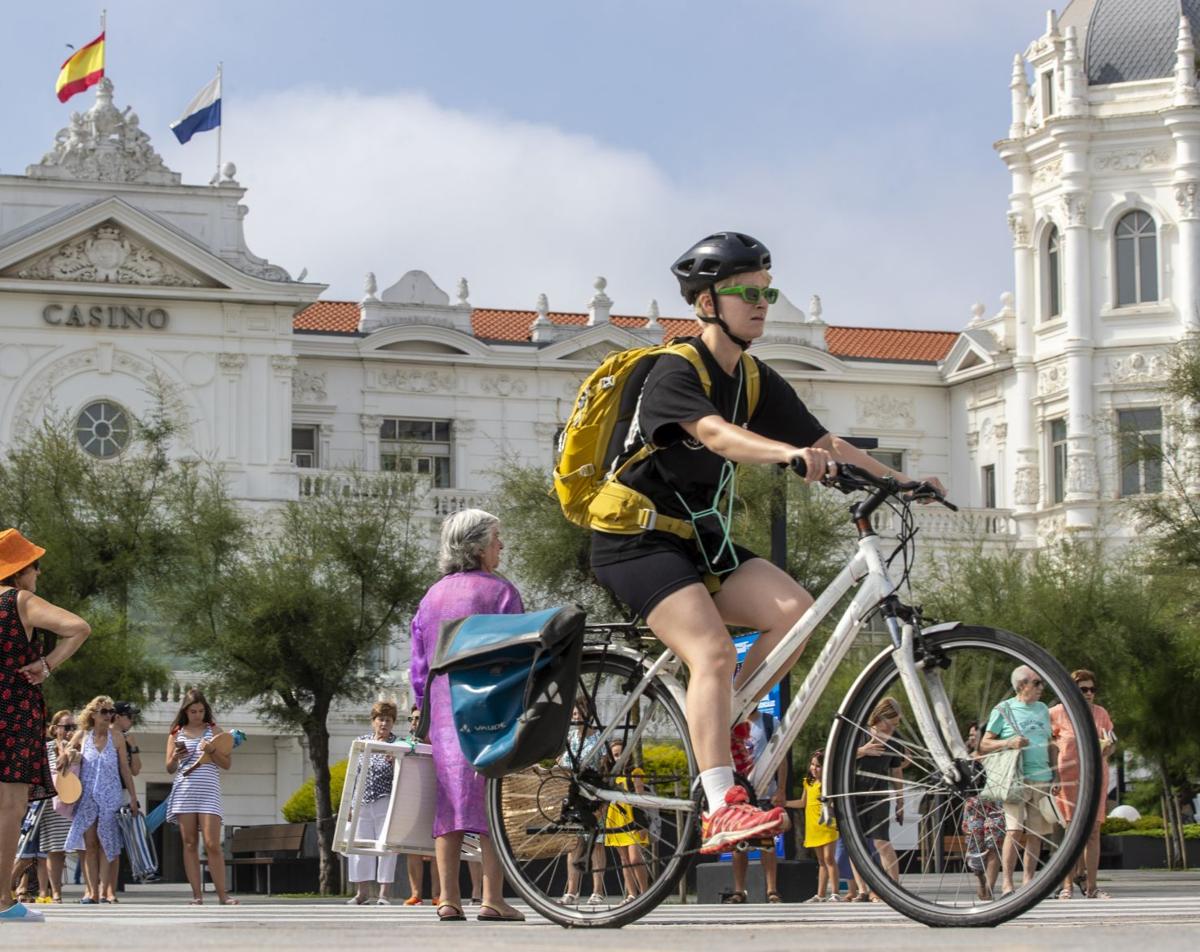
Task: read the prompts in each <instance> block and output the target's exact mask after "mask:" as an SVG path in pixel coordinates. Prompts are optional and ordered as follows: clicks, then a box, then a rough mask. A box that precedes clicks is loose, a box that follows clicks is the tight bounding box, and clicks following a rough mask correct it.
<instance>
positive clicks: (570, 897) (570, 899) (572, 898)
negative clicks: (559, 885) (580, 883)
mask: <svg viewBox="0 0 1200 952" xmlns="http://www.w3.org/2000/svg"><path fill="white" fill-rule="evenodd" d="M559 902H560V903H561V904H562V905H564V906H574V905H577V904H578V903H579V896H577V895H576V894H575V893H563V897H562V899H560V900H559Z"/></svg>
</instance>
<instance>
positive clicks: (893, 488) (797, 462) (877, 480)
mask: <svg viewBox="0 0 1200 952" xmlns="http://www.w3.org/2000/svg"><path fill="white" fill-rule="evenodd" d="M788 468H789V469H791V470H792V472H794V473H795V474H796V475H797V476H804V475H806V474H807V473H808V467H807V466H806V465H805V462H804V460H803V459H802V458H801V457H799V456H795V457H793V458H792V460H791V462H790V463H789V464H788ZM821 482H822V483H824V484H825V485H826V486H831V487H833V488H834V489H840V490H841V491H842V492H844V493H850V492H855V491H857V490H860V489H867V488H872V487H873V488H875V489H877V490H880V491H881V492H884V493H886V494H888V495H890V496H899V495H901V494H903V493H907V494H908V499H909V500H922V499H928V500H930V501H932V502H937V503H941V504H942V505H943V506H945V507H946V508H947V509H949V510H950V511H951V512H958V506H956V505H954V503H952V502H950V500H949V499H947V498H946V497H945V496H943V495H942V494H941V493H940V492H938V491H937V490H936V489H934V487H933V486H931V485H929V483H926V482H923V481H921V480H911V481H901V480H899V479H896V478H895V477H894V476H876V475H875V474H874V473H869V472H867V471H866V470H865V469H863V468H862V467H861V466H855V465H854V464H853V463H838V464H837V473H836V474H835V475H833V476H826V477H825V478H824V479H822V480H821Z"/></svg>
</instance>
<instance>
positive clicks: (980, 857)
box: [830, 626, 1101, 926]
mask: <svg viewBox="0 0 1200 952" xmlns="http://www.w3.org/2000/svg"><path fill="white" fill-rule="evenodd" d="M918 644H919V652H920V654H919V657H918V661H919V662H920V660H921V657H920V656H921V655H923V657H924V658H925V659H926V664H927V667H926V668H925V670H924V677H925V678H927V679H928V678H936V677H940V679H941V681H942V684H943V685H944V687H945V691H946V694H947V696H948V699H949V701H950V704H951V708H952V710H953V713H954V716H955V719H956V720H957V722H958V724H959V725H960V729H961V731H962V736H963V737H964V738H966V737H967V733H968V730H967V726H966V725H968V724H970V723H979V722H982V725H983V726H981V728H980V736H981V737H982V735H983V733H984V731H986V730H987V729H988V727H987V725H988V722H989V720H990V719H991V718H992V716H993V711H994V710H995V709H996V706H997V705H998V704H999V703H1000V702H1001V701H1003V700H1005V699H1006V698H1011V696H1012V689H1011V684H1010V676H1011V675H1012V672H1013V671H1014V669H1016V668H1017V667H1018V666H1019V665H1027V666H1028V667H1030V668H1032V669H1033V671H1034V672H1036V674H1037V675H1038V677H1039V678H1040V680H1041V681H1042V682H1043V685H1044V686H1043V689H1042V695H1041V698H1040V701H1041V703H1043V704H1045V705H1046V706H1047V707H1048V708H1050V709H1051V710H1052V711H1053V714H1054V724H1055V729H1056V730H1058V732H1059V736H1060V738H1061V740H1062V744H1063V747H1064V748H1066V747H1067V746H1068V745H1067V742H1066V737H1067V734H1070V735H1072V736H1073V737H1074V738H1075V739H1076V742H1075V743H1073V744H1070V745H1069V746H1070V748H1071V749H1070V750H1069V751H1068V755H1067V756H1064V757H1062V758H1060V760H1059V764H1058V765H1059V768H1060V769H1061V770H1062V772H1063V776H1064V778H1066V782H1065V783H1064V785H1063V796H1062V797H1060V798H1055V797H1053V796H1050V795H1049V794H1048V792H1047V791H1048V789H1049V783H1048V782H1047V781H1048V779H1049V778H1048V776H1047V775H1046V773H1045V771H1044V769H1043V767H1042V763H1041V755H1039V754H1037V752H1036V749H1035V748H1036V746H1037V745H1031V746H1030V747H1029V748H1027V749H1026V752H1025V753H1023V755H1022V759H1023V761H1024V766H1023V767H1022V770H1021V771H1020V773H1019V776H1020V780H1019V783H1018V792H1019V794H1020V796H1021V797H1022V798H1024V802H1023V803H1021V804H999V803H993V802H991V801H985V800H983V799H982V798H981V797H980V794H981V792H982V790H983V788H984V785H985V783H986V771H987V769H988V764H989V758H988V757H986V756H985V757H982V758H978V759H971V760H967V761H961V762H959V763H958V765H957V766H958V770H959V773H960V774H961V775H962V776H961V778H960V779H958V780H957V781H948V780H947V779H945V778H944V777H943V776H942V775H941V772H940V771H939V770H938V769H937V767H936V766H935V765H934V763H933V760H932V757H931V756H930V753H929V750H928V748H927V746H926V745H925V743H924V741H923V740H922V736H921V733H920V731H919V730H918V729H917V726H916V724H915V723H914V722H913V721H912V720H911V719H910V718H909V716H908V715H909V713H910V712H911V711H912V705H911V703H910V701H909V697H908V693H907V692H906V690H905V688H904V685H903V683H902V682H901V680H900V675H899V672H898V670H897V668H896V666H895V664H894V662H893V661H892V658H891V655H890V653H885V654H883V655H880V656H879V657H878V658H877V659H876V660H875V662H874V663H873V665H872V667H871V668H869V669H868V670H867V671H866V672H864V674H863V675H862V677H861V678H860V679H859V681H858V683H857V684H856V685H855V687H854V688H852V689H851V693H850V694H849V695H848V696H847V698H846V700H845V702H843V705H842V709H841V712H840V714H839V724H838V728H837V738H836V741H835V745H836V746H835V750H834V751H833V752H832V755H831V758H830V763H831V764H832V778H831V779H832V780H833V783H831V784H830V792H831V799H832V800H833V802H834V804H835V812H836V815H837V817H838V827H839V829H840V831H841V834H842V838H843V839H844V840H845V841H846V849H847V851H848V852H849V854H850V858H851V861H852V862H853V863H854V865H855V867H856V868H857V869H858V871H859V873H860V874H861V875H862V876H863V878H864V879H865V880H866V881H867V883H868V884H869V885H870V887H871V889H872V890H874V891H875V892H876V893H877V894H878V895H879V896H880V897H881V898H882V899H883V900H884V901H885V902H887V903H888V904H889V905H891V906H892V907H893V908H895V909H896V910H898V911H899V912H902V913H903V914H904V915H906V916H908V917H910V918H912V919H916V920H917V921H919V922H923V923H925V924H926V925H930V926H994V925H998V924H999V923H1001V922H1005V921H1006V920H1008V919H1012V918H1013V917H1014V916H1018V915H1020V914H1021V913H1023V912H1025V911H1026V910H1028V909H1030V908H1031V907H1032V906H1034V905H1035V904H1037V903H1038V902H1040V901H1041V900H1042V899H1043V898H1045V896H1046V895H1047V894H1048V893H1049V892H1051V891H1052V890H1056V889H1058V888H1060V886H1061V884H1062V882H1063V879H1064V878H1065V877H1066V875H1067V873H1068V871H1070V870H1072V869H1073V868H1074V864H1075V861H1076V859H1077V858H1078V856H1079V855H1080V853H1081V852H1082V851H1083V848H1084V846H1085V844H1086V842H1087V839H1088V836H1089V834H1090V833H1091V831H1092V829H1093V823H1094V822H1095V817H1096V811H1097V809H1098V806H1099V799H1100V796H1101V792H1100V773H1101V761H1100V750H1099V745H1098V742H1097V738H1096V728H1095V723H1094V722H1093V720H1092V714H1091V709H1090V707H1089V706H1088V704H1087V702H1086V701H1085V700H1084V698H1083V696H1082V694H1081V693H1080V692H1079V690H1078V689H1077V688H1076V687H1075V685H1074V683H1073V682H1072V681H1071V678H1070V676H1069V675H1068V674H1067V672H1066V671H1065V670H1064V669H1063V667H1062V665H1060V664H1059V663H1058V662H1057V661H1056V660H1055V659H1054V658H1053V657H1052V656H1051V655H1050V654H1049V653H1048V652H1046V651H1045V650H1044V649H1042V648H1041V647H1039V646H1038V645H1035V644H1033V643H1032V642H1030V641H1028V640H1026V639H1024V638H1021V637H1019V636H1017V635H1014V634H1012V633H1011V632H1007V631H1002V630H1000V629H995V628H982V627H968V626H960V627H957V628H953V629H951V630H948V631H943V632H938V633H935V634H930V635H926V636H923V637H921V638H920V639H919V642H918ZM888 697H891V698H894V699H896V700H897V701H899V704H900V708H901V712H902V713H901V719H900V723H899V726H898V727H897V728H896V730H895V732H894V733H893V734H892V735H891V737H890V738H889V739H887V740H885V741H884V745H885V748H886V750H885V751H884V753H883V754H881V755H880V756H879V757H872V756H869V755H868V756H866V757H860V756H859V748H860V747H861V746H862V745H864V744H866V743H867V742H868V740H870V735H869V734H868V733H867V728H868V726H869V719H870V715H871V713H872V711H873V710H874V709H875V707H876V705H877V704H879V703H880V702H881V701H882V700H883V699H885V698H888ZM1022 710H1023V709H1022ZM1050 713H1051V712H1050V711H1045V712H1040V713H1038V714H1036V715H1034V714H1033V713H1032V712H1031V713H1030V714H1029V715H1028V716H1037V717H1040V716H1041V714H1046V715H1047V716H1048V715H1049V714H1050ZM995 716H996V717H997V718H1000V717H1002V715H1000V714H997V715H995ZM1022 716H1025V715H1022ZM992 727H993V728H995V727H996V722H995V721H993V722H992ZM995 732H996V733H998V734H1000V733H1006V732H1004V731H1000V730H996V731H995ZM1048 755H1049V758H1050V764H1049V765H1050V766H1053V757H1054V755H1053V751H1049V752H1048ZM886 758H891V759H890V760H889V759H886ZM903 761H907V763H903V764H902V770H901V774H900V776H899V777H897V776H895V775H894V774H893V773H892V770H893V769H894V768H895V767H896V766H897V764H898V763H902V762H903ZM992 763H993V766H996V762H995V761H992ZM1044 800H1045V801H1049V802H1053V803H1055V804H1056V805H1062V806H1064V807H1065V808H1066V809H1065V811H1064V812H1066V813H1068V814H1069V815H1070V818H1069V820H1068V822H1067V823H1066V824H1065V827H1064V826H1060V825H1057V824H1054V823H1048V822H1047V821H1046V819H1045V817H1044V816H1043V812H1042V809H1041V807H1042V801H1044ZM1063 801H1066V802H1065V803H1064V802H1063ZM896 807H901V808H902V809H903V813H904V815H905V820H906V822H905V823H903V824H900V823H898V822H897V817H896V813H897V810H896ZM1002 810H1003V811H1005V812H1006V813H1007V814H1009V820H1010V821H1011V819H1012V818H1013V817H1016V818H1017V819H1019V820H1020V821H1021V823H1020V825H1021V829H1022V830H1023V831H1024V832H1023V833H1007V832H1005V829H1004V828H1005V826H1006V825H1007V826H1010V827H1011V826H1013V825H1014V824H1013V823H1012V822H1009V823H1007V824H1006V823H1005V817H1004V816H1002V815H1001V811H1002ZM1022 843H1023V844H1024V848H1023V849H1021V850H1020V854H1021V855H1020V856H1018V855H1017V854H1018V850H1017V849H1016V847H1017V846H1018V844H1022ZM1006 844H1007V848H1008V849H1009V850H1011V851H1012V855H1011V856H1007V857H1006V856H1005V850H1006ZM889 847H890V848H891V849H894V850H895V853H896V860H895V863H894V866H892V859H891V855H890V852H889ZM1017 859H1020V860H1021V861H1022V862H1016V860H1017ZM1026 859H1028V860H1029V868H1028V870H1027V871H1026V870H1023V869H1022V865H1023V862H1024V861H1025V860H1026ZM1005 862H1009V863H1011V864H1012V865H1013V866H1014V867H1015V872H1014V873H1013V881H1014V883H1015V885H1016V888H1015V889H1014V890H1013V891H1012V892H1011V893H1008V894H1006V895H1000V892H1001V888H1002V880H1000V881H995V885H994V898H992V896H991V895H990V893H991V890H990V889H989V880H990V879H992V877H993V876H995V875H996V873H994V872H993V870H995V869H996V865H995V864H1000V870H999V874H1000V875H1003V864H1004V863H1005ZM885 865H888V866H892V871H891V875H889V873H888V871H887V870H885Z"/></svg>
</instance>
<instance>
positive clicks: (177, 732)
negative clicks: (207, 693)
mask: <svg viewBox="0 0 1200 952" xmlns="http://www.w3.org/2000/svg"><path fill="white" fill-rule="evenodd" d="M219 733H220V730H219V729H218V728H217V725H216V724H215V723H214V722H213V714H212V708H211V707H209V706H208V701H206V700H205V699H204V695H203V694H201V693H200V692H199V691H198V690H196V689H195V688H193V689H192V690H190V691H188V692H187V694H185V695H184V696H183V703H182V704H181V705H180V706H179V713H178V714H177V715H175V723H174V725H173V726H172V727H171V733H170V736H168V738H167V773H169V774H174V775H175V781H174V784H173V786H172V787H171V804H170V806H169V807H167V822H168V823H177V824H178V825H179V833H180V835H181V836H182V837H183V868H184V870H186V872H187V878H188V882H189V883H190V884H191V887H192V903H191V904H192V905H193V906H199V905H200V904H201V903H203V902H204V893H203V880H202V879H201V878H200V837H201V836H203V837H204V855H205V856H207V857H208V871H209V873H210V874H211V875H212V881H213V886H214V887H215V888H216V890H217V898H218V899H219V900H220V902H221V905H222V906H231V905H237V900H236V899H232V898H230V896H229V894H228V893H226V891H225V862H224V852H223V850H222V847H221V776H220V774H219V773H218V771H217V768H218V767H220V768H221V769H222V770H228V769H229V764H230V761H231V758H230V756H229V755H228V754H218V753H216V752H215V751H214V752H213V753H212V754H211V757H212V762H211V763H206V764H202V765H201V766H199V767H197V768H196V769H195V770H194V771H192V773H190V774H189V775H188V776H186V777H185V776H184V775H183V769H184V768H185V767H187V766H188V765H190V764H193V763H195V762H196V760H198V759H199V757H200V755H201V754H202V753H203V752H204V750H205V748H206V747H207V746H208V745H209V743H210V742H211V741H212V739H213V738H214V737H215V736H216V735H217V734H219Z"/></svg>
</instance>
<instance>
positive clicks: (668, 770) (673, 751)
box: [642, 744, 688, 797]
mask: <svg viewBox="0 0 1200 952" xmlns="http://www.w3.org/2000/svg"><path fill="white" fill-rule="evenodd" d="M642 769H643V770H645V771H646V779H647V781H648V782H649V783H652V784H653V785H654V789H655V792H656V793H657V794H658V795H659V796H661V797H685V796H687V795H688V789H687V787H688V766H687V754H686V753H684V750H683V748H682V747H677V746H676V745H674V744H647V745H645V746H644V747H643V748H642ZM671 777H674V778H677V779H676V780H675V782H674V783H671V782H670V781H669V780H668V779H667V778H671Z"/></svg>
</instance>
